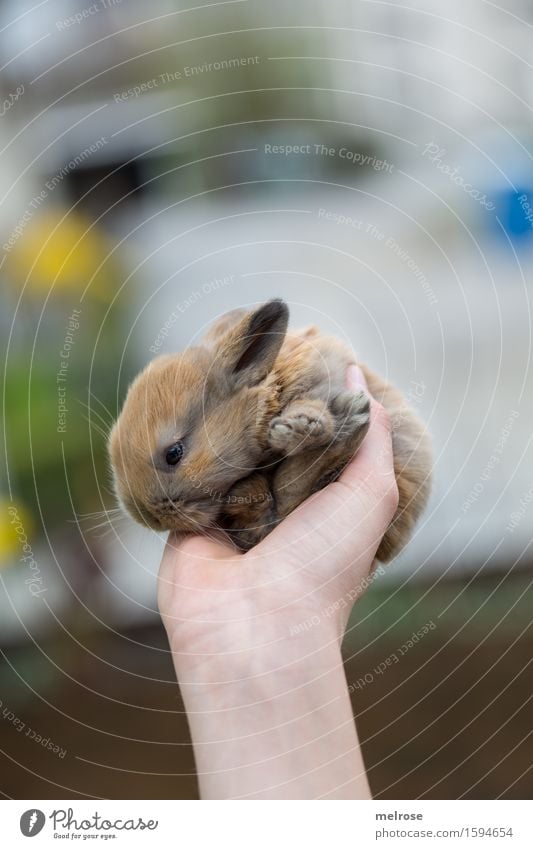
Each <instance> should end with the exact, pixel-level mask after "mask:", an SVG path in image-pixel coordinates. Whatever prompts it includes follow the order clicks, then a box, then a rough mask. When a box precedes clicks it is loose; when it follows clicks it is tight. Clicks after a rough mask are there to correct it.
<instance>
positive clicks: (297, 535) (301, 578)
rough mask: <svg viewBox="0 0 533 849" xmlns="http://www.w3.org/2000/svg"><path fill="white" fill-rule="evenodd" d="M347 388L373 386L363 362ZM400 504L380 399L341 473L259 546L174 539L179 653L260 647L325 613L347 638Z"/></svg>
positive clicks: (173, 607)
mask: <svg viewBox="0 0 533 849" xmlns="http://www.w3.org/2000/svg"><path fill="white" fill-rule="evenodd" d="M347 386H348V389H350V390H352V391H354V392H356V391H358V390H360V389H361V388H362V389H365V390H366V391H368V387H367V386H366V382H365V379H364V376H363V374H362V371H361V370H360V369H359V368H358V367H357V366H350V367H349V368H348V373H347ZM397 504H398V489H397V485H396V479H395V476H394V469H393V458H392V444H391V436H390V423H389V420H388V416H387V414H386V412H385V410H384V409H383V407H382V406H381V405H380V404H379V403H378V402H377V401H375V400H374V399H372V400H371V414H370V428H369V431H368V433H367V435H366V437H365V439H364V441H363V443H362V445H361V446H360V448H359V450H358V452H357V454H356V456H355V458H354V459H353V460H352V461H351V463H350V464H349V465H348V466H347V468H346V469H345V470H344V472H343V473H342V475H341V476H340V478H339V479H338V480H337V481H335V482H333V483H331V484H329V486H327V487H326V488H325V489H323V490H321V491H319V492H317V493H315V494H314V495H312V496H311V497H310V498H308V499H306V501H304V502H303V503H302V504H301V505H300V506H299V507H298V508H297V509H296V510H295V511H294V512H293V513H291V515H289V516H288V517H287V518H286V519H285V520H284V521H283V522H282V523H281V524H280V525H279V526H278V527H277V528H275V529H274V530H273V531H272V532H271V533H270V534H269V535H268V536H267V537H265V539H264V540H263V541H262V542H261V543H259V544H258V545H257V546H255V547H254V548H253V549H252V550H251V551H248V552H247V553H246V554H242V553H240V552H238V551H237V549H236V548H234V547H233V546H231V545H230V544H228V543H227V542H225V541H223V540H222V539H220V540H213V539H207V538H206V537H202V536H188V537H186V538H184V539H183V538H182V539H180V538H178V537H175V536H174V535H172V534H171V535H170V536H169V540H168V543H167V546H166V549H165V553H164V556H163V561H162V564H161V571H160V575H159V606H160V610H161V614H162V616H163V620H164V623H165V627H166V629H167V632H168V635H169V640H170V645H171V647H172V649H173V651H175V652H177V653H178V654H179V655H181V654H183V653H184V652H185V653H186V654H187V656H189V657H191V656H193V655H194V652H195V649H196V647H198V648H200V649H201V652H202V654H203V653H204V652H205V651H206V650H208V651H209V648H210V646H211V648H212V651H214V652H224V650H225V646H226V644H229V645H232V644H234V643H235V642H236V641H237V642H239V641H243V643H244V644H246V645H254V646H258V645H261V644H262V643H264V641H265V640H268V639H269V638H274V639H275V637H276V636H277V635H278V636H279V635H280V634H281V633H285V632H287V633H290V631H291V628H292V630H293V632H294V631H295V629H296V630H297V628H298V625H299V624H302V623H306V622H308V621H309V622H316V621H317V617H320V616H321V613H322V612H323V611H328V612H329V614H328V617H327V618H328V620H330V622H331V625H332V629H331V631H330V633H331V638H332V639H335V638H336V639H338V640H341V639H342V635H343V633H344V628H345V625H346V621H347V619H348V616H349V613H350V610H351V607H352V605H353V602H354V601H355V600H356V598H357V597H358V596H359V595H360V594H361V593H362V591H363V587H364V586H365V585H366V581H365V579H366V578H367V576H368V574H369V572H370V569H371V567H372V563H373V560H374V555H375V553H376V550H377V548H378V546H379V543H380V541H381V539H382V537H383V535H384V533H385V531H386V529H387V527H388V525H389V523H390V521H391V519H392V517H393V515H394V513H395V511H396V507H397ZM259 625H260V627H258V626H259ZM239 632H240V636H238V633H239Z"/></svg>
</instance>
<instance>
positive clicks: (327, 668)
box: [174, 627, 369, 799]
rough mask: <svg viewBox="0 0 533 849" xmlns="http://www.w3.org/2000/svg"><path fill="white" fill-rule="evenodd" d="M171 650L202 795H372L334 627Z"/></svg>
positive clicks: (334, 797) (342, 796) (252, 796)
mask: <svg viewBox="0 0 533 849" xmlns="http://www.w3.org/2000/svg"><path fill="white" fill-rule="evenodd" d="M230 644H231V643H230ZM174 657H175V665H176V671H177V674H178V678H179V680H180V686H181V691H182V695H183V699H184V702H185V707H186V710H187V716H188V720H189V725H190V730H191V735H192V740H193V745H194V750H195V756H196V765H197V770H198V776H199V782H200V791H201V795H202V798H204V799H229V798H231V799H236V798H250V799H258V798H264V799H317V798H330V799H361V798H369V789H368V784H367V780H366V774H365V768H364V764H363V760H362V757H361V753H360V749H359V743H358V739H357V734H356V729H355V724H354V721H353V715H352V710H351V705H350V700H349V697H348V691H347V686H346V679H345V675H344V670H343V666H342V658H341V653H340V648H339V643H338V640H336V639H335V636H334V635H333V634H332V635H328V634H325V633H324V631H323V628H322V627H318V628H316V629H311V630H310V631H309V632H308V633H306V634H303V635H302V634H300V635H298V636H295V637H286V638H285V637H284V638H282V639H277V640H276V639H274V641H273V642H271V643H270V645H268V647H260V648H254V649H253V650H250V649H247V648H245V649H243V650H242V651H241V650H237V651H233V652H225V653H223V654H220V655H216V656H213V655H209V656H203V657H196V658H195V661H194V663H191V659H190V658H187V659H186V660H183V659H182V658H180V656H179V655H175V656H174Z"/></svg>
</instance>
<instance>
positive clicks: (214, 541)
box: [163, 530, 238, 562]
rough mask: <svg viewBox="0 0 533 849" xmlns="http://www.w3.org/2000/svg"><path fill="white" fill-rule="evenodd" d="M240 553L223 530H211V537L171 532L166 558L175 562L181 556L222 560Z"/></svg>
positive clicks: (166, 547) (166, 548)
mask: <svg viewBox="0 0 533 849" xmlns="http://www.w3.org/2000/svg"><path fill="white" fill-rule="evenodd" d="M236 554H238V550H237V548H236V547H235V546H234V545H232V544H231V543H229V542H228V540H227V538H226V537H225V535H224V533H223V532H222V531H220V532H217V531H214V530H213V531H210V533H209V537H204V536H199V535H198V534H180V533H176V532H171V533H170V534H169V535H168V540H167V544H166V546H165V553H164V555H163V556H164V559H172V560H173V561H174V562H177V561H179V559H181V558H185V557H187V558H191V559H197V560H198V562H200V561H202V560H221V559H223V558H226V557H231V556H235V555H236Z"/></svg>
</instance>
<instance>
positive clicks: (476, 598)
mask: <svg viewBox="0 0 533 849" xmlns="http://www.w3.org/2000/svg"><path fill="white" fill-rule="evenodd" d="M495 583H496V581H495V580H494V581H493V582H477V583H476V585H475V586H474V587H471V588H470V589H469V590H468V592H465V593H463V595H462V596H461V598H460V599H458V600H457V601H455V602H454V604H453V605H452V607H451V608H450V610H449V611H448V612H446V613H445V614H444V615H442V616H441V617H439V613H441V612H442V610H444V609H445V607H446V605H447V604H448V603H449V601H450V600H453V599H454V598H455V597H456V595H457V593H458V592H460V591H461V590H462V589H464V588H463V587H462V586H461V585H454V586H453V587H451V586H447V588H446V592H443V590H442V588H440V589H438V592H437V590H431V591H430V592H429V595H427V596H426V597H425V598H424V597H423V596H424V592H425V590H424V588H417V589H416V592H415V591H412V592H411V593H409V592H408V591H403V592H402V593H399V594H395V595H394V598H392V597H391V598H390V599H389V601H386V603H385V604H384V606H383V608H381V610H380V612H379V615H378V613H377V612H375V613H374V614H373V615H371V616H370V618H369V619H368V620H367V621H366V623H365V621H364V620H365V617H366V616H367V614H368V613H369V611H370V612H372V611H376V610H377V608H378V607H379V604H380V603H381V602H382V601H383V600H384V599H386V594H388V595H389V596H390V595H391V591H390V590H387V591H386V592H385V591H383V595H382V596H380V595H379V592H377V593H376V592H374V591H372V593H369V594H368V595H367V597H366V598H365V599H364V600H363V603H362V604H361V605H360V606H359V607H358V608H357V613H358V618H357V620H354V623H355V624H356V627H355V628H354V630H352V632H351V633H350V635H349V637H348V638H347V641H346V643H345V648H344V651H345V656H346V658H347V661H346V674H347V679H348V682H349V683H351V684H352V689H353V696H352V698H353V705H354V710H355V712H356V713H357V716H358V728H359V733H360V737H361V739H362V741H363V746H364V754H365V759H366V763H367V767H368V770H369V777H370V782H371V785H372V789H373V793H374V795H375V796H377V797H380V798H400V799H413V798H417V797H421V796H422V797H424V798H434V799H439V798H452V799H455V798H458V797H461V796H464V797H465V798H489V799H492V798H496V797H498V796H501V797H502V798H508V799H523V798H530V797H531V795H532V792H533V769H532V766H533V746H532V744H531V734H532V731H533V711H532V707H531V699H532V696H533V676H532V674H531V661H532V659H533V633H532V629H530V628H529V622H528V619H529V616H530V614H529V611H530V610H531V593H530V592H529V591H527V592H526V594H525V595H524V596H523V598H522V599H521V600H520V601H517V600H519V598H520V595H521V594H522V593H523V591H524V587H526V589H527V581H525V579H524V576H523V575H522V577H521V579H520V581H517V580H515V581H514V582H507V583H506V585H505V591H504V590H503V589H502V588H500V590H499V592H498V594H496V595H495V596H494V597H493V599H496V600H497V602H496V601H495V602H494V603H493V602H492V601H487V600H488V599H489V598H490V593H491V591H492V589H493V588H494V585H495ZM515 602H516V604H515ZM364 605H366V607H365V606H364ZM481 605H483V607H481ZM513 605H515V606H514V607H513ZM472 615H473V616H474V618H473V620H472V622H471V623H470V624H469V625H467V626H466V627H464V628H463V630H462V632H461V633H457V632H458V630H459V629H460V628H462V627H463V626H464V623H465V622H466V620H467V619H468V618H469V617H470V616H472ZM502 617H504V618H503V620H502ZM429 620H433V621H435V623H436V624H437V627H436V628H435V629H434V630H432V631H430V633H428V634H427V635H426V636H424V637H423V638H422V639H420V641H419V642H418V643H417V644H416V645H415V646H414V647H412V648H410V649H409V650H408V651H407V652H406V653H405V654H404V655H402V656H401V658H400V661H399V662H398V663H392V664H391V665H389V666H388V667H387V669H386V671H385V672H384V674H382V675H379V674H375V673H373V672H372V670H374V669H375V668H376V667H377V666H378V665H379V664H380V663H382V662H383V661H385V660H386V658H388V657H391V655H392V654H393V653H396V654H398V650H399V648H400V647H401V646H402V645H403V644H404V643H405V640H406V639H408V638H409V636H410V635H411V634H412V632H413V631H415V630H417V629H419V628H420V627H421V626H422V625H424V624H425V623H426V622H428V621H429ZM478 620H479V621H478ZM358 622H359V624H357V623H358ZM369 623H370V624H369ZM386 629H388V631H387V633H385V630H386ZM491 630H493V633H492V635H490V631H491ZM522 630H524V633H523V635H522V636H520V632H521V631H522ZM372 641H374V642H373V643H372ZM80 642H81V643H82V644H83V645H84V647H85V648H81V647H80V646H77V645H76V643H75V642H73V641H69V642H68V643H66V642H65V641H64V637H60V636H59V635H58V637H57V639H56V640H51V641H49V642H48V643H47V644H46V645H45V646H41V649H42V650H39V649H36V648H35V647H32V648H31V649H30V648H28V647H27V646H26V647H12V648H11V649H9V650H6V651H5V658H6V663H5V664H4V666H3V670H2V674H1V677H0V685H1V691H0V693H1V695H0V698H1V699H2V702H3V705H2V706H0V720H1V721H0V749H1V754H0V763H1V772H0V775H1V776H2V777H1V784H0V789H1V790H2V792H3V794H4V795H5V796H7V797H13V798H25V799H31V798H34V799H39V798H40V799H46V798H50V799H52V798H65V797H66V798H77V797H80V798H83V797H87V796H96V797H104V798H122V799H128V798H141V799H144V798H146V799H149V798H163V799H164V798H174V799H176V798H182V799H191V798H196V797H197V786H196V780H195V776H194V763H193V757H192V752H191V746H190V740H189V735H188V730H187V724H186V721H185V718H184V715H183V707H182V704H181V702H180V700H179V696H178V691H177V688H176V686H175V683H174V678H173V671H172V667H171V664H170V662H169V657H168V654H167V652H166V648H167V647H166V641H165V637H164V634H163V632H162V630H161V629H159V628H157V627H151V628H145V629H142V630H138V631H135V632H128V633H126V634H123V635H114V636H113V635H111V634H110V633H104V632H100V633H92V634H87V633H86V634H85V635H84V636H83V638H81V639H80ZM371 643H372V644H371ZM139 644H140V645H139ZM46 655H47V656H48V657H47V656H46ZM54 663H55V664H57V667H59V669H57V668H56V667H55V666H54ZM11 667H13V668H11ZM119 668H121V669H123V670H124V671H122V672H120V671H117V669H119ZM13 670H16V672H15V671H13ZM60 670H61V671H60ZM369 671H370V672H371V674H372V678H373V680H372V681H370V682H369V683H367V684H365V685H364V686H363V687H360V688H354V687H353V684H354V683H355V682H357V680H358V679H360V678H362V677H363V676H364V675H365V674H368V672H369ZM17 673H18V675H17ZM65 673H67V674H65ZM69 675H70V676H71V678H69V677H68V676H69ZM147 676H149V677H150V678H152V679H154V680H153V681H152V682H150V681H148V680H147ZM367 677H368V676H367ZM24 682H26V683H24ZM30 687H31V688H33V689H34V690H35V691H36V693H39V696H38V697H36V696H34V695H33V694H32V692H31V690H30V689H29V688H30ZM92 691H94V692H92ZM6 708H7V710H12V711H14V712H15V714H16V716H17V717H18V718H19V719H20V720H21V721H23V722H25V723H26V728H27V727H31V728H32V729H35V731H37V732H38V733H39V734H40V735H41V736H42V737H43V738H47V737H50V738H51V740H53V742H54V743H57V744H58V745H59V746H60V747H61V748H63V749H66V750H67V754H66V756H65V757H64V758H63V759H61V758H59V757H58V755H55V754H53V753H52V752H51V751H48V750H46V749H44V748H43V747H42V746H41V745H39V744H38V743H37V742H35V741H34V740H30V739H29V738H28V737H26V736H25V730H26V729H24V730H23V731H22V732H18V731H17V730H16V727H15V726H14V724H13V721H11V720H9V719H7V718H4V717H2V715H1V711H2V710H4V709H6Z"/></svg>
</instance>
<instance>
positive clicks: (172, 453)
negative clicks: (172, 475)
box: [165, 442, 183, 466]
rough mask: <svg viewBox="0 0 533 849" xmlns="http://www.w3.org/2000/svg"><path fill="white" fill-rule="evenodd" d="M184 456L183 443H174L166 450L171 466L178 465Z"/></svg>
mask: <svg viewBox="0 0 533 849" xmlns="http://www.w3.org/2000/svg"><path fill="white" fill-rule="evenodd" d="M182 457H183V443H182V442H175V443H174V445H171V446H170V448H167V450H166V452H165V460H166V461H167V463H168V465H169V466H177V464H178V463H179V461H180V460H181V458H182Z"/></svg>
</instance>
